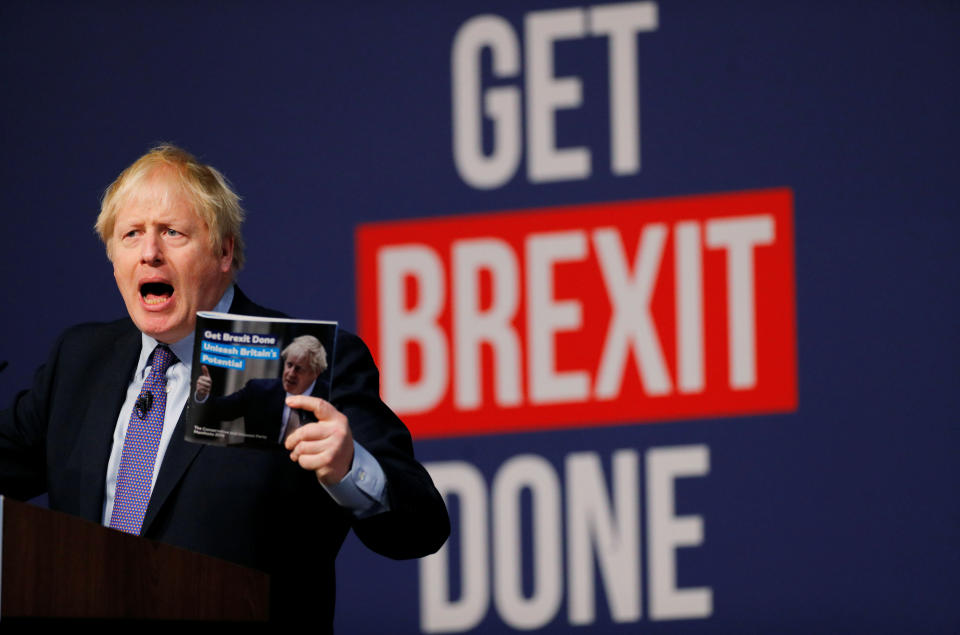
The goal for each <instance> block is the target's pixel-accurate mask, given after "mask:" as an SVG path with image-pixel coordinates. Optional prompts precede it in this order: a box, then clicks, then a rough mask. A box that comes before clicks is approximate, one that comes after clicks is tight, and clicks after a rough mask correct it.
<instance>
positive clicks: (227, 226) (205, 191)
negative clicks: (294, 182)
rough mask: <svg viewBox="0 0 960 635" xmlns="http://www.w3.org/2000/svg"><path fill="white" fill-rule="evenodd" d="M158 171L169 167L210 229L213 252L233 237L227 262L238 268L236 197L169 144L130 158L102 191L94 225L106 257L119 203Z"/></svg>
mask: <svg viewBox="0 0 960 635" xmlns="http://www.w3.org/2000/svg"><path fill="white" fill-rule="evenodd" d="M158 170H171V171H172V172H173V174H174V175H175V176H176V178H177V180H178V182H179V185H180V187H181V188H182V191H183V193H184V194H186V195H187V196H188V197H189V198H190V199H191V200H192V201H193V205H194V211H195V212H196V213H197V216H199V217H200V219H201V220H203V222H205V223H206V224H207V228H208V229H209V230H210V247H211V249H212V250H213V253H214V254H220V253H221V249H222V248H223V242H224V240H227V239H229V238H232V239H233V262H232V263H231V264H232V267H233V269H234V271H239V270H240V269H241V268H242V267H243V263H244V257H243V236H242V234H241V231H240V230H241V226H242V225H243V219H244V215H245V213H244V211H243V207H241V206H240V197H239V196H237V194H236V193H235V192H234V191H233V189H231V187H230V184H229V183H228V182H227V179H226V177H224V176H223V174H221V173H220V172H219V171H218V170H217V169H216V168H214V167H212V166H209V165H204V164H203V163H200V162H199V161H198V160H197V158H196V157H194V156H193V155H192V154H190V153H189V152H187V151H186V150H184V149H182V148H178V147H176V146H174V145H170V144H163V145H159V146H156V147H155V148H152V149H151V150H150V151H149V152H147V153H146V154H145V155H143V156H142V157H140V158H139V159H137V160H136V161H134V162H133V164H132V165H131V166H130V167H128V168H127V169H126V170H124V171H123V172H121V173H120V176H118V177H117V180H115V181H114V182H113V183H111V184H110V186H109V187H107V189H106V191H105V192H104V193H103V201H102V202H101V204H100V214H99V216H97V222H96V224H95V225H94V228H95V229H96V230H97V234H99V235H100V240H102V241H103V244H104V245H105V246H106V248H107V256H109V257H111V258H112V254H111V253H110V240H111V239H112V238H113V228H114V225H115V224H116V222H117V214H118V213H119V212H120V207H121V205H122V204H123V203H124V202H126V200H127V199H128V198H129V197H130V195H131V194H132V193H133V192H135V191H136V189H137V187H138V186H139V185H141V184H142V183H143V182H144V181H145V180H147V178H149V177H150V176H151V175H153V174H154V173H155V172H157V171H158Z"/></svg>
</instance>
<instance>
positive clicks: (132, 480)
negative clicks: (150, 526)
mask: <svg viewBox="0 0 960 635" xmlns="http://www.w3.org/2000/svg"><path fill="white" fill-rule="evenodd" d="M151 359H152V361H151V364H150V374H149V375H148V376H147V381H145V382H144V383H143V388H141V389H140V395H139V396H138V397H137V402H136V405H135V407H134V409H133V412H132V413H130V423H129V424H128V425H127V436H126V438H124V441H123V454H121V455H120V471H119V472H117V491H116V495H115V496H114V499H113V512H112V513H111V514H110V526H111V527H113V528H114V529H119V530H120V531H125V532H127V533H128V534H139V533H140V527H141V526H142V525H143V516H144V514H145V513H146V511H147V503H148V502H150V490H151V487H150V484H151V483H152V481H153V464H154V463H155V462H156V460H157V448H158V447H160V433H161V432H163V413H164V411H165V410H166V407H167V390H166V386H167V369H168V368H170V366H171V365H172V364H175V363H176V362H177V361H178V360H177V358H176V356H175V355H174V354H173V353H172V352H171V351H170V349H169V348H167V346H166V345H165V344H160V345H158V346H157V347H156V348H155V349H153V354H152V355H151Z"/></svg>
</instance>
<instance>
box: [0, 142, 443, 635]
mask: <svg viewBox="0 0 960 635" xmlns="http://www.w3.org/2000/svg"><path fill="white" fill-rule="evenodd" d="M238 201H239V199H238V198H237V196H236V195H235V194H234V193H233V192H232V191H231V189H230V188H229V186H228V185H227V184H226V182H225V180H224V178H223V177H222V175H220V173H219V172H217V171H216V170H215V169H213V168H211V167H210V166H206V165H203V164H201V163H199V162H198V161H197V160H196V159H195V158H194V157H193V156H191V155H190V154H189V153H187V152H185V151H183V150H180V149H178V148H174V147H171V146H161V147H158V148H154V149H153V150H152V151H151V152H149V153H147V154H146V155H144V156H143V157H141V158H140V159H138V160H137V161H136V162H135V163H134V164H132V165H131V166H130V167H128V168H127V169H126V170H124V172H123V173H121V175H120V176H119V177H118V178H117V180H116V181H115V182H114V183H113V184H112V185H111V186H110V187H109V188H108V189H107V191H106V193H105V195H104V200H103V205H102V209H101V213H100V216H99V217H98V219H97V225H96V227H97V231H98V233H99V234H100V236H101V238H102V239H103V241H104V244H105V246H106V248H107V254H108V256H109V258H110V260H111V262H112V263H113V269H114V277H115V279H116V282H117V286H118V288H119V290H120V293H121V295H122V297H123V300H124V303H125V305H126V308H127V312H128V314H129V317H127V318H124V319H121V320H117V321H115V322H110V323H102V324H82V325H79V326H75V327H73V328H71V329H68V330H67V331H66V332H65V333H64V334H63V335H61V337H60V338H59V340H58V341H57V343H56V344H55V346H54V349H53V351H52V352H51V354H50V357H49V358H48V360H47V363H46V364H45V365H44V366H42V367H41V368H40V369H39V370H38V372H37V374H36V377H35V380H34V384H33V386H32V388H31V389H30V390H27V391H24V392H22V393H20V394H19V395H18V396H17V397H16V399H15V401H14V404H13V406H12V407H11V408H10V409H9V410H6V411H3V412H2V413H0V493H2V494H4V495H8V496H11V497H14V498H19V499H26V498H31V497H34V496H37V495H39V494H41V493H43V492H47V493H48V495H49V502H50V507H51V508H53V509H57V510H61V511H65V512H68V513H71V514H75V515H77V516H81V517H84V518H87V519H89V520H92V521H95V522H102V523H103V524H105V525H108V526H112V527H117V528H120V529H121V530H123V531H130V532H133V533H139V534H140V535H142V536H145V537H147V538H151V539H155V540H160V541H163V542H167V543H170V544H174V545H179V546H182V547H184V548H187V549H191V550H194V551H199V552H202V553H207V554H210V555H213V556H217V557H220V558H224V559H227V560H231V561H234V562H238V563H240V564H244V565H247V566H251V567H255V568H258V569H261V570H264V571H267V572H268V573H270V574H271V580H272V583H271V594H272V604H271V617H272V619H287V618H289V619H292V618H297V617H301V618H302V617H303V616H302V615H301V613H300V612H301V611H302V610H303V607H304V606H308V607H309V609H310V616H311V617H313V618H315V619H316V620H317V626H318V630H320V631H324V630H328V629H330V628H331V625H332V618H333V604H334V594H335V588H334V559H335V557H336V554H337V552H338V550H339V548H340V545H341V544H342V542H343V540H344V538H345V536H346V534H347V532H348V531H349V530H350V529H353V531H354V532H355V533H356V535H357V536H358V537H359V538H360V540H361V541H362V542H363V543H364V544H365V545H367V546H368V547H369V548H370V549H372V550H374V551H376V552H378V553H381V554H383V555H386V556H388V557H391V558H413V557H420V556H423V555H426V554H428V553H432V552H434V551H436V550H437V549H438V548H439V547H440V546H441V545H442V544H443V542H444V540H445V539H446V537H447V535H448V533H449V519H448V517H447V513H446V508H445V507H444V504H443V500H442V498H441V497H440V495H439V494H438V493H437V491H436V489H435V488H434V486H433V483H432V481H431V480H430V477H429V475H428V474H427V472H426V471H425V470H424V469H423V467H422V466H421V465H420V464H419V463H417V461H416V460H415V459H414V456H413V448H412V443H411V440H410V436H409V433H408V431H407V430H406V428H405V427H404V425H403V424H402V423H401V422H400V420H399V419H398V418H397V417H396V416H395V415H394V414H393V412H391V411H390V409H389V408H388V407H387V406H386V405H385V404H384V403H383V402H382V401H381V400H380V396H379V385H378V383H379V382H378V374H377V370H376V367H375V365H374V363H373V360H372V358H371V356H370V353H369V352H368V351H367V349H366V347H365V346H364V344H363V342H362V341H360V339H359V338H358V337H356V336H355V335H352V334H350V333H348V332H346V331H344V330H343V329H340V330H339V331H338V335H337V341H336V344H335V347H336V351H337V364H336V367H335V368H334V370H333V374H332V376H331V378H330V396H329V400H324V399H320V398H317V397H313V396H308V395H298V396H293V397H288V398H287V400H286V404H287V406H289V407H290V408H297V409H303V410H308V411H310V412H311V413H312V414H313V416H314V417H315V418H316V422H313V423H309V424H307V425H303V426H302V427H300V428H299V429H297V430H296V431H294V432H293V433H292V434H290V435H289V437H287V439H286V440H285V447H286V448H287V449H288V450H289V451H290V454H289V455H285V454H284V453H275V452H262V451H257V450H250V449H244V448H222V447H215V446H206V445H200V444H191V443H187V442H186V441H185V440H184V423H183V418H182V416H181V415H182V410H183V406H184V404H185V402H186V400H187V398H188V396H189V393H190V392H191V388H192V387H191V385H190V365H191V361H192V360H191V352H192V349H193V331H194V325H195V315H196V311H199V310H218V311H230V312H232V313H239V314H246V315H259V316H267V317H278V316H280V314H279V313H277V312H276V311H272V310H270V309H266V308H264V307H261V306H259V305H257V304H255V303H253V302H252V301H251V300H249V299H248V298H247V297H246V296H245V295H244V294H243V292H242V291H241V290H240V289H239V288H238V287H236V286H235V285H234V283H233V278H234V274H235V272H236V271H237V270H238V269H239V268H240V267H241V266H242V265H243V242H242V237H241V233H240V226H241V223H242V220H243V211H242V209H241V208H240V206H239V202H238ZM148 397H155V399H152V398H148ZM138 505H139V507H138Z"/></svg>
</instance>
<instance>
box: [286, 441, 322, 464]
mask: <svg viewBox="0 0 960 635" xmlns="http://www.w3.org/2000/svg"><path fill="white" fill-rule="evenodd" d="M329 450H330V443H328V442H327V441H324V440H320V441H301V442H300V443H297V444H296V445H295V446H293V449H292V450H291V451H290V458H291V459H292V460H294V461H297V460H299V459H300V458H301V457H310V456H314V457H320V456H323V455H324V454H329Z"/></svg>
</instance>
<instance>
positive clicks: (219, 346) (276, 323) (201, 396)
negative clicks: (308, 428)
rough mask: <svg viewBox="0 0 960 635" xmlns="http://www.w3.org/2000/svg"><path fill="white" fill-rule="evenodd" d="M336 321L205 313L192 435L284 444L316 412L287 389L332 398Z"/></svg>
mask: <svg viewBox="0 0 960 635" xmlns="http://www.w3.org/2000/svg"><path fill="white" fill-rule="evenodd" d="M336 336H337V323H336V322H322V321H317V320H293V319H283V318H263V317H256V316H250V315H234V314H230V313H214V312H211V311H202V312H199V313H197V330H196V339H195V340H194V344H193V370H192V373H191V378H190V388H191V389H190V396H189V397H188V398H187V405H186V432H185V436H186V440H187V441H192V442H194V443H207V444H211V445H221V446H239V447H259V448H276V447H281V446H282V445H283V442H284V439H285V438H286V437H287V435H289V434H290V433H291V432H293V431H294V430H296V429H297V428H298V427H300V426H301V425H304V424H306V423H310V422H311V421H315V420H316V418H315V417H314V416H313V413H312V412H309V411H306V410H296V409H291V408H289V407H286V405H285V401H286V397H287V395H311V396H314V397H320V398H322V399H326V400H329V398H330V377H331V376H332V370H333V360H334V354H335V353H336V351H335V344H336Z"/></svg>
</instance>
